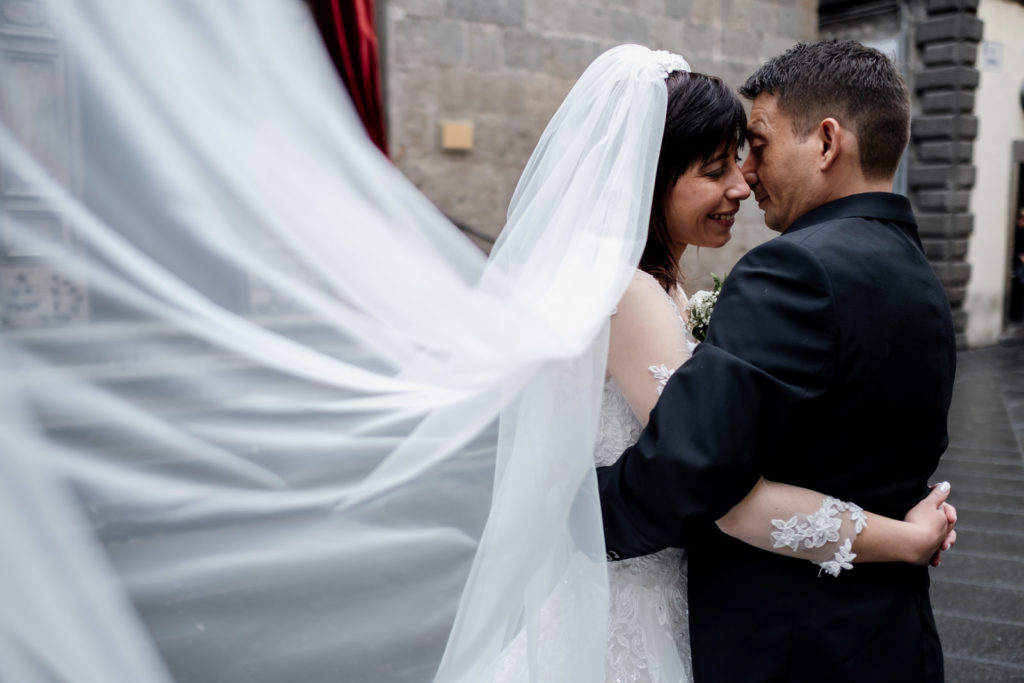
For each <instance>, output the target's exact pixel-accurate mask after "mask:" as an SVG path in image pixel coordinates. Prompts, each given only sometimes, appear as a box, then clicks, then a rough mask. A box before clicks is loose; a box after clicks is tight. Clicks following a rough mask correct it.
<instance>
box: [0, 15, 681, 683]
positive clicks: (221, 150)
mask: <svg viewBox="0 0 1024 683" xmlns="http://www.w3.org/2000/svg"><path fill="white" fill-rule="evenodd" d="M29 4H32V3H29ZM43 7H45V12H40V13H39V14H38V16H36V17H35V18H36V19H37V21H35V22H34V23H32V22H30V24H31V25H29V26H28V27H27V28H25V29H24V30H20V29H17V27H14V28H12V27H11V26H7V25H5V26H4V27H3V28H2V29H0V43H2V45H3V49H2V50H0V71H2V72H3V73H6V76H4V77H3V81H4V82H3V86H4V88H5V89H4V91H3V96H4V100H3V102H2V104H3V107H2V114H0V160H2V167H0V180H2V182H0V206H2V207H3V213H2V219H3V224H2V240H3V241H2V245H0V246H2V248H3V253H2V255H0V258H2V260H0V293H2V294H3V297H4V299H3V301H4V306H3V333H2V335H0V364H2V366H3V367H4V370H3V375H4V381H3V383H2V386H0V422H2V424H0V433H2V434H3V448H2V455H0V487H2V488H0V532H2V536H3V539H4V551H5V552H4V560H3V561H2V562H0V580H2V588H0V590H2V599H0V605H2V607H0V633H2V636H0V679H2V680H5V681H7V680H10V681H33V682H34V681H62V682H63V681H67V682H70V681H75V682H79V681H82V682H97V683H99V682H102V683H109V682H110V681H133V682H134V683H146V682H155V681H171V680H176V681H268V682H269V681H273V682H279V681H282V680H296V681H356V680H360V681H421V680H431V679H434V678H435V677H436V679H437V680H444V681H449V680H453V681H454V680H462V681H477V680H481V676H482V675H483V674H482V672H484V671H486V670H487V667H488V665H489V664H490V663H492V662H493V661H494V659H495V658H496V657H497V656H498V654H499V653H500V652H501V650H502V648H504V647H505V646H506V645H507V644H508V643H509V642H510V641H511V640H512V639H514V638H515V637H516V636H517V635H518V634H523V637H525V640H526V642H527V647H528V652H529V665H530V677H531V679H532V680H537V681H560V682H565V681H568V682H572V681H580V682H584V681H586V682H588V683H589V682H590V681H593V680H597V679H599V678H600V677H601V675H602V674H601V671H602V663H603V656H602V653H603V649H604V646H605V633H604V626H603V624H604V619H605V615H606V607H607V587H606V575H605V567H604V553H603V547H604V546H603V540H602V532H601V520H600V510H599V506H598V500H597V492H596V486H595V482H594V475H593V461H592V449H593V442H594V436H595V430H596V421H597V414H598V407H599V402H600V397H601V390H602V386H603V381H604V373H605V357H606V345H607V320H608V316H609V313H610V312H611V311H612V309H613V307H614V306H615V303H616V302H617V301H618V298H619V296H620V295H621V293H622V292H623V291H624V289H625V287H626V285H627V282H628V280H629V278H630V276H631V273H632V271H633V268H634V267H635V264H636V262H637V261H638V260H639V256H640V251H641V249H642V246H643V243H644V236H645V232H646V225H647V217H648V214H649V210H650V197H651V194H652V186H653V180H654V178H653V173H654V166H655V163H654V162H655V160H656V158H657V154H658V149H659V144H660V139H661V129H662V126H663V123H664V115H665V99H666V95H665V86H664V82H663V75H664V73H663V68H662V67H661V66H659V64H658V60H657V59H656V58H654V57H653V56H652V55H653V53H651V52H650V51H648V50H646V49H645V48H640V47H637V46H624V47H620V48H617V49H616V51H614V53H613V57H609V56H608V55H606V56H604V57H602V58H600V59H599V60H598V61H597V62H595V64H594V65H593V66H592V67H591V68H590V69H588V71H587V72H586V73H585V74H584V75H583V77H582V78H581V79H580V81H579V82H578V83H577V84H576V86H575V87H574V89H573V92H572V94H571V95H570V98H569V101H568V103H572V105H573V106H567V105H563V107H562V109H560V110H559V112H558V113H557V114H556V115H555V118H554V119H553V121H552V124H551V125H550V126H549V128H548V130H547V131H546V132H545V134H544V137H543V138H542V140H541V142H540V144H539V145H538V148H537V151H536V152H535V153H534V156H533V157H532V158H531V160H530V163H529V165H528V166H527V168H526V170H525V171H524V174H523V177H522V180H521V181H520V184H519V187H518V188H517V190H516V194H515V197H514V199H513V203H512V206H511V208H510V210H509V216H508V224H507V226H506V229H505V231H504V233H503V235H502V238H501V240H500V241H499V244H498V245H497V246H496V248H495V252H494V254H493V257H492V258H491V259H490V260H489V261H488V260H485V258H484V256H483V255H482V254H480V253H479V252H478V251H477V250H476V248H475V247H473V246H472V245H471V244H469V243H468V242H467V241H466V240H465V238H464V237H463V236H462V235H461V234H460V233H459V232H458V231H457V230H456V229H454V227H453V226H452V225H451V224H450V223H449V222H448V221H447V219H446V218H445V217H444V216H443V215H442V214H441V213H440V212H439V211H438V210H437V209H436V208H434V207H433V206H432V205H431V204H430V203H429V202H428V201H427V200H426V199H425V198H424V197H422V196H421V195H420V194H419V192H418V191H417V190H416V189H415V188H414V187H413V186H412V185H411V184H410V183H409V182H408V181H407V180H406V179H405V178H404V177H403V176H402V175H401V174H400V173H399V172H398V171H397V170H396V169H395V168H394V167H393V166H391V165H390V163H389V162H388V161H387V160H386V159H385V158H383V157H382V156H381V155H380V154H379V152H378V150H377V149H376V148H375V147H374V146H373V145H372V143H371V142H370V141H369V140H368V139H367V138H366V137H365V135H364V134H363V131H362V128H361V125H360V123H359V122H358V120H357V119H356V117H355V115H354V113H353V110H352V107H351V105H350V103H349V102H348V101H347V100H346V99H345V95H344V93H343V91H342V90H341V89H340V86H339V84H338V83H337V81H336V78H335V76H334V74H333V73H332V71H331V68H330V65H329V64H328V63H327V61H326V58H325V56H324V55H323V53H322V49H321V47H320V43H319V38H318V37H317V35H316V33H315V28H314V27H313V26H312V24H311V21H310V19H309V18H308V16H307V15H306V10H305V7H304V6H303V5H302V3H299V2H293V1H292V2H290V1H288V0H146V2H121V1H120V0H74V1H73V2H72V1H70V0H52V1H50V2H48V3H46V4H45V5H43ZM40 55H42V57H40ZM47 70H49V71H47ZM41 71H46V73H47V74H49V76H52V78H51V80H50V81H48V82H49V83H51V84H55V85H53V88H52V89H47V88H42V89H39V88H35V89H33V88H27V87H21V88H20V89H19V86H18V84H19V83H21V84H22V85H25V84H26V83H28V82H29V80H28V79H29V78H30V76H31V75H32V74H38V73H40V72H41ZM22 78H23V79H25V80H23V81H19V79H22ZM568 103H567V104H568ZM556 590H557V591H559V595H560V602H559V605H560V610H561V611H562V614H561V616H562V617H563V618H561V619H560V620H559V628H560V629H561V630H560V632H558V633H556V634H551V633H550V632H549V633H547V634H546V636H545V637H544V638H540V637H539V622H540V614H541V607H542V606H543V605H545V603H546V602H547V601H548V600H549V598H550V596H551V595H552V593H553V592H555V591H556ZM549 627H550V625H549Z"/></svg>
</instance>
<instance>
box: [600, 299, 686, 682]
mask: <svg viewBox="0 0 1024 683" xmlns="http://www.w3.org/2000/svg"><path fill="white" fill-rule="evenodd" d="M665 302H666V303H667V304H668V305H669V306H671V310H672V311H673V312H674V315H675V318H676V320H677V321H678V324H679V325H680V330H679V332H680V334H682V335H684V336H685V335H687V332H686V329H685V325H684V324H683V319H682V316H681V315H680V314H679V312H678V309H677V308H676V305H675V303H674V302H673V301H672V299H670V298H669V297H668V296H667V295H666V296H665ZM691 339H692V338H691ZM691 348H692V347H689V346H688V347H687V348H686V351H687V355H688V354H689V351H690V350H691ZM659 360H661V359H659ZM648 372H649V373H650V374H648V375H647V377H646V379H645V381H646V382H648V383H649V391H651V392H652V394H653V395H654V399H656V398H657V394H658V393H660V391H661V388H662V387H664V386H665V382H667V381H668V378H669V376H670V375H671V370H669V368H668V367H667V366H666V365H665V363H662V362H659V363H656V364H654V365H650V366H649V367H648ZM652 405H653V401H652ZM642 428H643V427H642V425H641V423H640V420H639V419H638V418H637V416H636V415H635V414H634V412H633V408H632V407H631V406H630V403H629V401H628V400H627V399H626V397H625V395H624V394H623V392H622V390H621V389H620V388H619V386H618V384H617V382H616V381H615V380H614V379H611V378H609V379H608V380H607V381H606V382H605V386H604V394H603V397H602V401H601V416H600V421H599V422H598V432H597V443H596V445H595V447H594V462H595V463H596V464H597V465H598V466H600V465H610V464H612V463H614V462H615V461H616V460H617V459H618V458H619V456H621V455H622V452H623V451H624V450H625V449H626V448H628V447H629V446H630V445H632V444H633V443H635V442H636V440H637V438H638V437H639V436H640V432H641V430H642ZM685 561H686V560H685V553H684V551H682V550H680V549H677V548H668V549H666V550H662V551H661V552H658V553H654V554H653V555H645V556H643V557H634V558H631V559H628V560H622V561H619V562H611V563H609V565H608V588H609V605H610V611H609V617H608V649H607V650H606V652H605V672H606V681H615V682H616V683H619V682H622V683H626V682H628V683H687V682H689V681H691V680H692V674H691V673H690V640H689V628H688V624H687V612H686V567H685Z"/></svg>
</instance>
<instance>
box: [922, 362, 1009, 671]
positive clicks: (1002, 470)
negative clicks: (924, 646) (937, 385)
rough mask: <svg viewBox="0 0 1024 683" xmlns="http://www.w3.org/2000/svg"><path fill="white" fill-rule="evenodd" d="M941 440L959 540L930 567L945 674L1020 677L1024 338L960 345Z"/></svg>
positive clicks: (943, 467)
mask: <svg viewBox="0 0 1024 683" xmlns="http://www.w3.org/2000/svg"><path fill="white" fill-rule="evenodd" d="M949 432H950V446H949V450H948V451H947V452H946V454H945V455H944V456H943V458H942V462H941V464H940V466H939V470H938V472H937V473H936V477H935V481H941V480H942V479H948V480H949V481H950V482H952V484H953V492H952V498H951V501H952V502H953V503H954V504H955V505H956V506H957V509H958V510H959V515H960V519H959V522H958V523H957V529H958V533H959V540H958V542H957V545H956V547H955V548H954V549H953V551H952V552H950V553H948V554H947V555H946V556H945V558H944V559H943V562H942V566H941V567H939V568H938V569H935V570H932V604H933V606H934V609H935V618H936V621H937V622H938V626H939V634H940V635H941V637H942V644H943V649H944V650H945V653H946V680H947V681H949V682H950V683H973V682H975V681H977V682H978V683H1002V682H1004V681H1018V682H1024V346H1012V347H993V348H987V349H977V350H970V351H963V352H961V353H960V356H959V362H958V367H957V380H956V388H955V391H954V395H953V406H952V408H951V409H950V426H949Z"/></svg>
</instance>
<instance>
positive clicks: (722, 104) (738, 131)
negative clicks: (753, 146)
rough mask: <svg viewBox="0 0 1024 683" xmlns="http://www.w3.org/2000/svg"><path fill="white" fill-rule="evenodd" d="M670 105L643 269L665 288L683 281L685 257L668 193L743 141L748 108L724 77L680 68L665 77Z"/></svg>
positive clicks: (642, 259) (659, 157)
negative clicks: (671, 223)
mask: <svg viewBox="0 0 1024 683" xmlns="http://www.w3.org/2000/svg"><path fill="white" fill-rule="evenodd" d="M665 85H666V86H667V87H668V110H667V112H666V114H665V133H664V135H663V136H662V139H661V152H660V153H659V155H658V170H657V174H656V175H655V179H654V203H653V204H652V206H651V220H650V225H649V227H648V229H647V244H646V245H645V246H644V253H643V256H641V257H640V269H641V270H643V271H644V272H646V273H649V274H651V275H652V276H654V278H655V279H656V280H657V281H658V283H659V284H661V286H662V287H664V288H665V290H666V291H668V290H669V289H671V287H672V285H673V284H675V283H676V282H678V281H679V279H680V273H679V263H678V262H677V261H676V259H675V257H674V256H673V254H674V253H675V251H674V250H673V249H672V248H671V247H672V240H671V237H670V236H669V234H668V225H667V224H666V219H665V198H666V197H667V196H668V194H669V192H671V191H672V187H673V186H674V185H675V182H676V180H677V179H678V178H679V176H681V175H682V174H683V173H685V172H686V170H687V169H688V168H690V166H691V165H692V164H694V163H697V162H698V161H699V162H700V163H702V164H703V163H707V162H709V161H711V159H713V158H714V157H715V156H716V155H717V154H718V152H719V151H720V150H722V149H723V148H728V147H732V146H733V145H734V144H739V145H742V144H743V139H744V137H745V135H746V131H747V114H746V112H745V111H744V110H743V103H742V102H741V101H740V98H739V96H738V95H737V94H736V93H735V92H734V91H733V89H732V88H730V87H729V86H728V85H726V84H725V83H724V82H723V81H722V79H720V78H717V77H715V76H707V75H705V74H697V73H689V72H685V71H675V72H673V73H671V74H669V76H668V78H667V79H665Z"/></svg>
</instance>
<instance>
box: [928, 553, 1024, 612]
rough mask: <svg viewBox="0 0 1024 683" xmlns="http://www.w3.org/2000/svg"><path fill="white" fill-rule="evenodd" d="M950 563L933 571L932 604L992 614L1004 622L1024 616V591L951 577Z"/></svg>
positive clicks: (943, 608) (937, 607) (947, 609)
mask: <svg viewBox="0 0 1024 683" xmlns="http://www.w3.org/2000/svg"><path fill="white" fill-rule="evenodd" d="M947 569H948V567H947V565H946V562H945V561H944V562H943V563H942V566H940V567H939V568H938V569H937V570H932V572H931V578H932V587H931V596H932V606H933V607H934V609H935V611H936V612H937V613H938V612H940V611H942V612H946V613H950V614H957V615H960V616H974V617H988V618H992V619H1000V620H1003V621H1020V620H1022V619H1024V590H1017V589H1013V588H1006V587H998V586H989V585H976V584H973V583H968V582H965V581H959V580H957V579H955V578H951V575H950V573H949V572H948V571H947Z"/></svg>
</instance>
